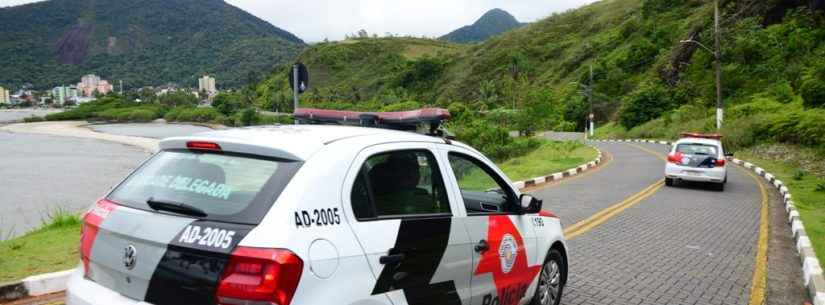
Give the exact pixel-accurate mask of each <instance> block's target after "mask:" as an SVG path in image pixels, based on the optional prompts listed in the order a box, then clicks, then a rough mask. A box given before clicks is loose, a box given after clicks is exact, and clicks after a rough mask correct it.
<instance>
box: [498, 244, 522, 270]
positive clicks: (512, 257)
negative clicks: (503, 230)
mask: <svg viewBox="0 0 825 305" xmlns="http://www.w3.org/2000/svg"><path fill="white" fill-rule="evenodd" d="M498 256H499V257H500V258H501V271H503V272H504V273H505V274H506V273H510V270H512V269H513V265H515V264H516V257H517V256H518V244H517V243H516V239H515V238H514V237H513V235H510V234H504V236H502V238H501V245H500V246H499V247H498Z"/></svg>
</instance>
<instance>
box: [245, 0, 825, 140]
mask: <svg viewBox="0 0 825 305" xmlns="http://www.w3.org/2000/svg"><path fill="white" fill-rule="evenodd" d="M818 3H819V2H816V1H814V2H810V3H809V2H807V1H795V0H770V1H757V0H728V1H722V6H721V8H722V28H723V33H722V41H723V43H722V54H723V58H722V62H723V65H722V68H723V79H724V91H723V93H724V103H725V105H726V108H727V109H728V112H729V113H728V114H729V115H728V118H727V124H726V126H728V127H726V130H724V132H728V133H730V134H731V136H730V137H729V138H731V139H735V140H736V141H738V142H737V143H732V145H734V146H742V147H745V146H749V145H753V144H756V143H761V142H765V141H779V142H785V143H794V144H800V145H805V146H812V147H819V146H822V145H823V141H822V140H821V139H822V138H823V136H822V134H821V133H822V130H825V129H823V128H822V126H821V125H819V124H821V123H818V122H821V121H822V118H825V117H823V113H822V111H821V110H815V109H819V108H822V107H825V85H823V84H825V68H823V67H825V60H823V58H825V26H823V25H825V21H824V19H823V16H822V15H823V13H822V11H821V9H822V7H820V6H821V4H818ZM712 12H713V8H712V5H710V4H709V2H707V1H682V0H604V1H600V2H596V3H594V4H592V5H588V6H585V7H583V8H580V9H577V10H572V11H569V12H565V13H562V14H556V15H553V16H550V17H548V18H546V19H544V20H540V21H538V22H535V23H532V24H529V25H527V26H525V27H523V28H519V29H516V30H513V31H510V32H507V33H504V34H502V35H499V36H496V37H493V38H490V39H489V40H487V41H485V42H483V43H480V44H477V45H469V46H465V45H454V44H448V43H441V42H437V41H431V40H421V39H408V38H380V39H355V40H347V41H343V42H338V43H324V44H320V45H317V46H313V47H311V48H309V49H307V50H306V51H305V52H303V53H302V54H301V55H300V56H299V58H300V59H301V60H303V61H304V63H306V64H307V65H308V66H309V69H310V72H311V74H312V81H311V88H312V89H311V90H310V91H309V92H308V93H307V94H306V95H304V96H303V97H302V98H303V100H304V101H306V103H305V105H309V106H313V107H325V108H354V109H369V110H379V109H382V108H384V107H387V105H393V104H397V103H399V102H405V103H406V104H408V105H438V106H442V107H450V106H451V105H454V104H461V105H463V106H464V107H465V108H467V109H470V110H471V111H472V112H474V113H479V114H480V115H481V116H488V117H489V116H496V115H498V114H506V115H505V117H506V120H504V124H499V125H501V126H504V127H506V128H509V129H514V130H523V131H529V130H530V129H560V130H564V129H577V130H581V129H583V128H584V123H585V118H586V115H587V113H588V112H589V111H590V109H591V104H590V103H588V100H587V99H586V98H584V97H583V91H585V89H584V88H583V87H584V85H587V84H589V83H590V81H589V78H590V70H591V68H592V71H593V73H592V74H593V82H592V86H591V88H592V91H593V97H594V98H593V103H592V109H593V112H594V113H595V114H596V120H597V124H598V125H600V126H601V125H604V124H608V123H611V122H613V123H611V124H610V126H611V127H612V130H613V131H617V132H625V131H626V130H631V131H630V132H629V133H630V134H633V135H638V136H641V135H644V136H651V137H672V136H674V135H675V134H676V133H678V132H679V131H682V130H695V131H711V130H713V129H714V128H713V127H714V125H713V123H712V116H713V114H714V113H715V112H714V110H713V108H714V105H715V99H716V96H715V83H714V78H713V69H712V68H713V56H712V54H710V53H709V52H706V51H705V50H704V49H702V48H699V47H698V46H697V45H695V44H683V43H680V41H681V40H686V39H695V40H697V41H700V42H702V43H703V44H705V45H711V46H712V45H713V43H712V42H713V40H712V30H711V25H712V15H713V14H712ZM412 50H417V51H415V52H413V51H412ZM286 72H287V70H286V69H285V68H281V69H279V70H276V71H275V72H273V74H271V75H270V76H269V77H268V78H267V79H266V80H264V81H263V82H261V83H260V84H259V86H258V88H257V92H258V93H259V95H258V97H257V98H256V103H258V104H259V105H265V106H267V107H274V108H278V109H282V110H287V111H288V110H290V109H291V107H290V105H289V103H288V101H289V100H290V99H289V97H290V94H289V89H288V86H287V85H286V74H287V73H286ZM537 104H538V105H537ZM512 108H515V109H517V111H515V112H514V111H510V110H507V109H512ZM537 113H540V115H537ZM519 119H521V120H519ZM519 121H520V122H521V123H520V122H519ZM777 126H781V127H777ZM745 127H747V128H745ZM634 130H635V131H634ZM603 131H604V130H603ZM643 133H644V134H643ZM743 133H747V134H743Z"/></svg>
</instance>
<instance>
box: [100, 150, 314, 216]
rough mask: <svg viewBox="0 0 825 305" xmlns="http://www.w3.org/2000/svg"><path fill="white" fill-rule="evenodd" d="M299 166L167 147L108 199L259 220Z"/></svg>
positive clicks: (143, 206)
mask: <svg viewBox="0 0 825 305" xmlns="http://www.w3.org/2000/svg"><path fill="white" fill-rule="evenodd" d="M299 166H300V162H297V161H289V160H275V159H267V158H259V157H253V156H245V155H234V154H226V153H220V154H217V153H196V152H191V151H162V152H160V153H158V154H157V155H155V156H154V157H153V158H152V159H150V160H149V161H147V162H146V164H144V165H143V166H141V168H140V169H138V170H137V171H136V172H135V173H133V174H132V175H131V176H130V177H129V178H128V179H127V180H126V181H124V182H123V183H122V184H121V185H120V186H118V187H117V189H115V190H114V191H113V192H112V193H111V194H110V195H109V199H110V200H112V201H114V202H116V203H118V204H121V205H126V206H129V207H133V208H137V209H143V210H150V211H154V210H155V209H153V208H152V207H150V204H149V202H150V201H154V202H161V203H165V204H167V205H186V206H187V207H188V208H189V209H194V210H199V211H201V212H203V213H204V214H206V216H199V217H198V218H201V219H208V220H214V221H224V222H233V223H247V224H258V223H260V221H261V218H262V217H263V215H264V214H266V212H267V211H268V210H269V208H270V207H271V206H272V204H273V203H274V202H275V200H276V199H277V196H278V195H279V194H280V192H281V191H282V190H283V188H284V187H285V186H286V184H287V183H288V182H289V180H290V179H291V178H292V176H293V175H294V173H295V172H296V171H297V169H298V167H299ZM158 211H159V212H172V213H176V211H175V210H174V209H173V210H169V209H163V210H158ZM183 214H186V213H183Z"/></svg>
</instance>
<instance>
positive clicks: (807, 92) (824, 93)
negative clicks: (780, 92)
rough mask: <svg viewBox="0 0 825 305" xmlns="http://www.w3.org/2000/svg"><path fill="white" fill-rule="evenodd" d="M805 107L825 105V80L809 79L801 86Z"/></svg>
mask: <svg viewBox="0 0 825 305" xmlns="http://www.w3.org/2000/svg"><path fill="white" fill-rule="evenodd" d="M799 91H800V94H801V95H802V100H803V101H804V102H805V103H804V104H805V107H807V108H816V107H825V82H823V81H820V80H818V79H809V80H807V81H805V82H804V83H802V87H800V88H799Z"/></svg>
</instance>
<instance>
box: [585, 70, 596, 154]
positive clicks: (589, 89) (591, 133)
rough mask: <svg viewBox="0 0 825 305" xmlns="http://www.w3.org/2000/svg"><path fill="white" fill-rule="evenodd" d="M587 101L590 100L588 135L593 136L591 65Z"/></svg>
mask: <svg viewBox="0 0 825 305" xmlns="http://www.w3.org/2000/svg"><path fill="white" fill-rule="evenodd" d="M587 101H588V102H590V115H589V116H588V118H589V121H590V137H591V138H592V137H593V133H594V131H593V127H594V125H595V124H594V123H593V118H594V117H595V115H594V114H593V65H592V64H591V65H590V83H589V84H588V85H587Z"/></svg>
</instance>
